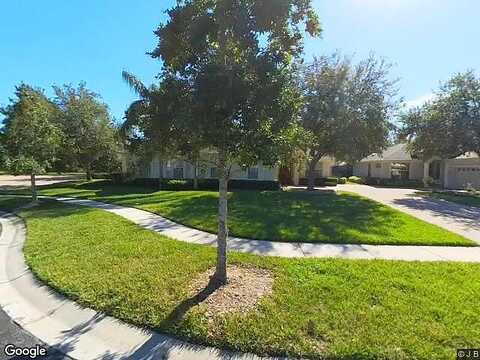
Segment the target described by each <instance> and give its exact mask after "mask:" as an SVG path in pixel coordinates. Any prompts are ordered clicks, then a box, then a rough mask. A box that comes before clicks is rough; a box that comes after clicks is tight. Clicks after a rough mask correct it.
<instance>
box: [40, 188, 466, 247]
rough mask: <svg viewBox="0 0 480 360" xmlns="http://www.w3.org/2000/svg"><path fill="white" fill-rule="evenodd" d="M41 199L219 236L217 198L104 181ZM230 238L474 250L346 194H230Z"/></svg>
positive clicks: (60, 190)
mask: <svg viewBox="0 0 480 360" xmlns="http://www.w3.org/2000/svg"><path fill="white" fill-rule="evenodd" d="M42 193H43V194H44V195H52V196H76V197H86V198H90V199H95V200H100V201H106V202H113V203H116V204H121V205H125V206H133V207H137V208H140V209H144V210H148V211H151V212H154V213H157V214H160V215H163V216H165V217H168V218H170V219H172V220H174V221H177V222H179V223H182V224H186V225H188V226H192V227H195V228H198V229H201V230H205V231H209V232H212V233H215V232H216V231H217V201H218V194H217V193H216V192H212V191H177V192H174V191H158V192H155V191H154V190H149V189H147V188H142V187H134V186H112V185H108V183H105V182H92V183H86V184H80V185H66V186H61V185H60V186H54V187H50V188H47V189H44V190H42ZM228 221H229V229H230V234H231V235H232V236H238V237H244V238H254V239H260V240H273V241H285V242H314V243H315V242H316V243H351V244H405V245H452V246H460V245H461V246H469V245H471V246H474V245H475V244H474V243H473V242H472V241H470V240H467V239H465V238H464V237H462V236H459V235H456V234H454V233H451V232H449V231H446V230H444V229H441V228H439V227H437V226H435V225H431V224H427V223H425V222H423V221H421V220H418V219H416V218H414V217H412V216H410V215H407V214H404V213H402V212H400V211H398V210H395V209H392V208H390V207H388V206H385V205H382V204H380V203H377V202H374V201H371V200H368V199H366V198H362V197H360V196H358V195H355V194H349V193H341V194H335V193H333V192H332V193H320V192H318V193H307V192H268V191H264V192H256V191H238V192H232V193H230V201H229V219H228Z"/></svg>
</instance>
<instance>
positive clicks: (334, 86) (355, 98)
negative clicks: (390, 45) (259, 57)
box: [301, 54, 398, 190]
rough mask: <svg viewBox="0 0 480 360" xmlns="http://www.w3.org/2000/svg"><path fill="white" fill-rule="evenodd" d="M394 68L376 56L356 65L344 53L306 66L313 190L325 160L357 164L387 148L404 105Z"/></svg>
mask: <svg viewBox="0 0 480 360" xmlns="http://www.w3.org/2000/svg"><path fill="white" fill-rule="evenodd" d="M389 69H390V65H389V64H387V63H386V62H385V61H383V60H378V59H376V58H375V57H374V56H373V55H371V56H370V57H369V58H367V59H366V60H363V61H360V62H359V63H358V64H356V65H354V64H352V62H351V59H349V58H347V57H342V56H340V55H339V54H333V55H331V56H322V57H319V58H315V59H314V60H313V62H312V63H311V64H308V65H307V66H305V67H304V70H303V75H302V82H301V87H302V89H303V94H304V100H305V106H304V109H303V112H302V117H301V124H302V126H303V127H304V129H305V130H307V131H308V132H309V133H310V137H309V141H308V142H307V143H305V144H304V146H305V148H306V149H303V150H304V151H305V152H306V154H307V156H308V161H307V174H308V189H309V190H313V188H314V181H315V167H316V165H317V164H318V162H319V161H320V159H321V158H322V157H323V156H334V157H336V158H337V159H342V160H347V161H350V162H353V161H356V160H359V159H361V158H363V157H365V156H367V155H369V154H371V153H372V152H377V151H380V150H382V149H383V148H384V147H386V146H387V143H388V135H389V132H390V131H391V130H392V127H393V126H392V124H391V123H390V117H391V116H392V115H393V113H394V111H395V110H396V109H397V105H398V101H397V100H396V95H397V88H396V85H395V84H396V80H391V79H390V77H389Z"/></svg>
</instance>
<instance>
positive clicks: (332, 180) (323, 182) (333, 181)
mask: <svg viewBox="0 0 480 360" xmlns="http://www.w3.org/2000/svg"><path fill="white" fill-rule="evenodd" d="M314 184H315V186H336V185H337V184H338V178H336V177H334V176H330V177H324V178H316V179H315V180H314ZM298 185H300V186H308V179H307V178H300V179H299V180H298Z"/></svg>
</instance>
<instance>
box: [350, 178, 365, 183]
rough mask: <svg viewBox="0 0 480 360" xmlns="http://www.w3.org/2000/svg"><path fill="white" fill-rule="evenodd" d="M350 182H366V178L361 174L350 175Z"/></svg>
mask: <svg viewBox="0 0 480 360" xmlns="http://www.w3.org/2000/svg"><path fill="white" fill-rule="evenodd" d="M348 182H351V183H354V184H365V179H364V178H362V177H360V176H350V177H349V178H348Z"/></svg>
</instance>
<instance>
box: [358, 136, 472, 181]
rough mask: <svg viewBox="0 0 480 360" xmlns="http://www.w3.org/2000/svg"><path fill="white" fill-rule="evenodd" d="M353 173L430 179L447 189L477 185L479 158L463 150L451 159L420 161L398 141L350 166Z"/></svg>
mask: <svg viewBox="0 0 480 360" xmlns="http://www.w3.org/2000/svg"><path fill="white" fill-rule="evenodd" d="M353 174H354V175H355V176H361V177H368V178H377V179H397V180H418V181H427V179H429V178H430V179H431V180H433V181H434V182H437V183H438V184H439V185H441V186H442V187H444V188H448V189H462V188H467V187H474V188H480V157H479V155H478V154H476V153H465V154H463V155H461V156H458V157H456V158H454V159H443V160H442V159H440V158H436V157H435V158H432V159H428V160H423V159H420V158H416V157H415V156H413V155H412V154H411V153H410V152H409V151H408V148H407V144H406V143H400V144H396V145H393V146H390V147H389V148H387V149H386V150H385V151H383V152H382V153H375V154H372V155H370V156H368V157H366V158H364V159H362V160H360V161H359V162H358V163H356V164H355V165H354V167H353Z"/></svg>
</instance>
